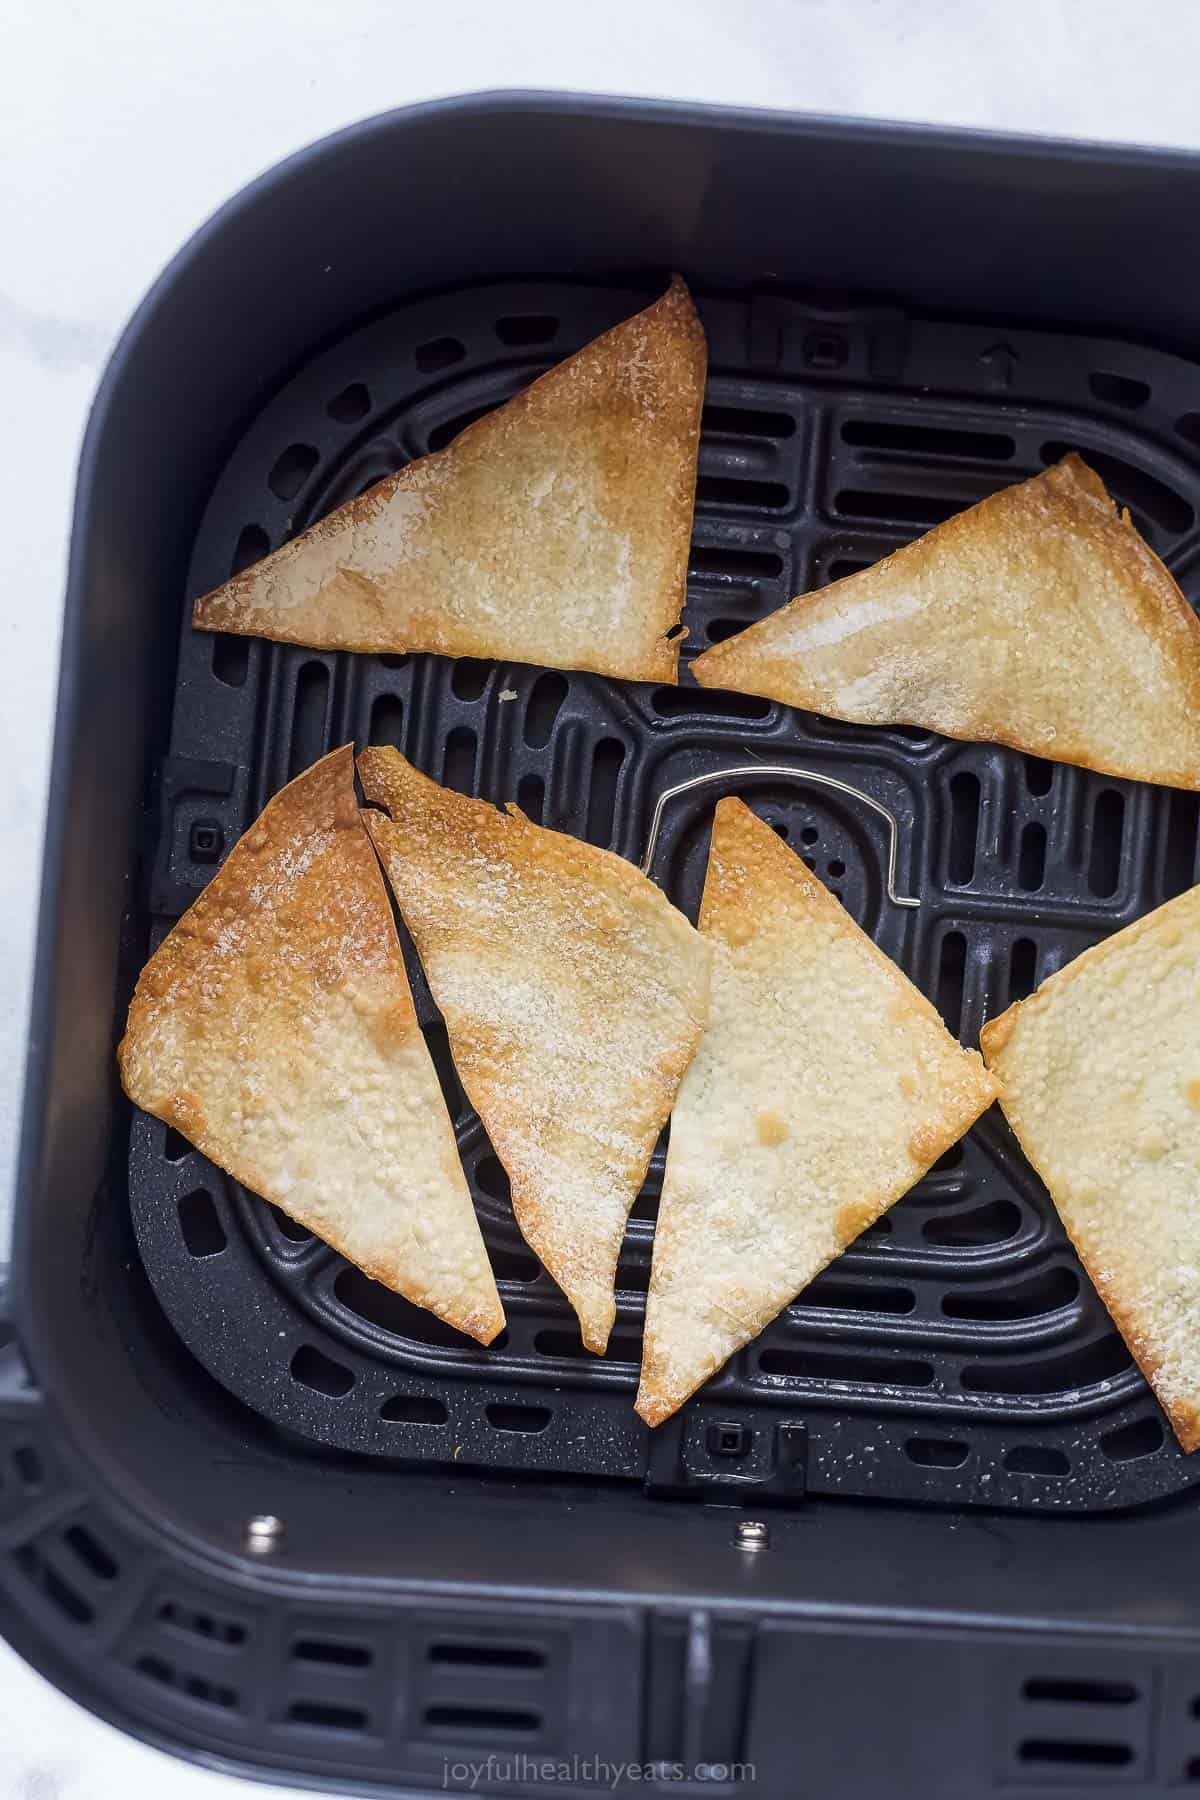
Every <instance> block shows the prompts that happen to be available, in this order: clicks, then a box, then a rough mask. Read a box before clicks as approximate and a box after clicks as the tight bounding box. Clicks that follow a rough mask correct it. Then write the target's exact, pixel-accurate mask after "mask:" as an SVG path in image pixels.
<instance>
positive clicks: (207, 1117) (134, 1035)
mask: <svg viewBox="0 0 1200 1800" xmlns="http://www.w3.org/2000/svg"><path fill="white" fill-rule="evenodd" d="M118 1056H119V1060H120V1067H121V1078H122V1080H123V1082H124V1084H125V1091H126V1093H127V1094H128V1095H129V1097H130V1099H131V1100H133V1101H134V1102H135V1103H136V1104H137V1105H138V1106H141V1107H143V1108H144V1109H145V1110H146V1111H147V1112H150V1113H154V1114H156V1115H157V1117H158V1118H160V1119H165V1120H166V1121H167V1123H168V1124H169V1125H173V1126H174V1127H175V1129H176V1130H177V1131H181V1132H182V1133H183V1135H184V1136H185V1137H186V1138H188V1139H190V1141H191V1142H192V1143H193V1144H195V1145H196V1147H197V1149H199V1150H201V1151H203V1153H204V1155H205V1156H207V1157H209V1158H211V1160H212V1161H213V1162H215V1163H218V1164H219V1165H220V1167H221V1168H223V1169H225V1170H226V1171H227V1172H228V1173H229V1174H230V1175H232V1176H233V1177H234V1179H235V1180H236V1181H239V1182H241V1183H242V1184H243V1185H244V1186H245V1187H248V1188H251V1189H253V1191H254V1192H255V1193H256V1194H261V1195H262V1196H263V1198H264V1199H266V1200H270V1201H272V1202H273V1203H274V1204H275V1205H276V1206H279V1207H282V1208H283V1210H284V1211H285V1212H286V1213H289V1214H290V1215H291V1217H292V1218H294V1219H296V1220H298V1221H299V1223H300V1224H302V1225H304V1226H306V1227H307V1228H308V1229H309V1230H310V1231H313V1232H315V1233H316V1234H317V1235H318V1236H319V1237H322V1238H324V1239H325V1241H326V1242H327V1243H329V1244H332V1245H333V1246H334V1247H335V1249H338V1250H340V1251H341V1252H342V1253H343V1255H345V1256H348V1257H349V1258H350V1259H351V1261H353V1262H355V1263H357V1264H358V1265H359V1267H360V1268H362V1269H364V1270H365V1271H366V1273H367V1274H368V1275H372V1276H374V1277H375V1279H376V1280H378V1281H382V1282H385V1283H386V1284H387V1286H388V1287H390V1288H394V1289H395V1290H396V1292H397V1293H400V1294H403V1295H404V1296H405V1297H406V1298H407V1299H409V1300H412V1301H415V1302H416V1304H417V1305H419V1306H424V1307H428V1309H429V1310H430V1311H431V1312H434V1313H437V1315H438V1316H439V1318H442V1319H445V1320H446V1321H447V1322H448V1323H449V1324H451V1325H455V1326H457V1327H458V1328H459V1329H460V1330H461V1331H465V1332H468V1333H469V1334H470V1335H471V1336H472V1337H475V1338H478V1339H479V1340H480V1342H481V1343H485V1344H486V1343H489V1342H490V1341H491V1339H492V1338H494V1337H495V1336H496V1334H497V1332H498V1331H499V1330H500V1329H501V1327H502V1326H503V1324H504V1313H503V1311H502V1309H501V1305H500V1297H499V1295H498V1293H497V1291H496V1283H495V1280H494V1278H493V1276H492V1271H491V1267H490V1265H489V1263H488V1259H487V1253H486V1251H485V1249H484V1244H483V1238H482V1235H481V1233H480V1230H479V1225H478V1221H477V1220H476V1217H475V1211H474V1208H473V1206H472V1203H471V1196H470V1191H469V1189H468V1187H467V1182H466V1177H465V1176H464V1174H463V1170H462V1165H461V1163H460V1162H459V1158H458V1150H457V1147H456V1145H455V1141H454V1131H453V1127H452V1126H451V1123H450V1118H449V1114H448V1113H447V1111H446V1105H445V1102H444V1100H443V1099H442V1093H441V1089H440V1087H439V1085H438V1079H437V1073H436V1071H435V1069H434V1067H433V1062H432V1060H431V1058H430V1055H429V1051H428V1049H427V1048H426V1045H425V1040H424V1037H423V1036H422V1034H421V1030H420V1027H419V1026H418V1024H417V1018H416V1013H415V1012H414V1009H413V1002H412V994H411V992H410V990H409V986H408V977H407V975H406V973H405V969H404V960H403V957H402V955H401V951H400V944H399V941H398V939H397V937H396V927H395V922H394V920H393V918H392V911H391V907H390V906H389V904H388V897H387V890H386V888H385V887H384V883H383V876H382V874H381V873H380V870H379V865H378V863H377V861H376V859H375V855H374V852H373V851H372V849H371V845H370V842H369V841H368V838H367V834H366V832H365V830H364V829H363V825H362V816H361V814H360V813H359V811H358V806H357V802H356V800H355V796H354V754H353V750H352V749H351V747H350V746H349V745H346V746H345V747H344V748H342V749H340V750H335V751H333V753H332V754H331V755H329V756H326V757H324V758H323V759H322V760H321V761H320V762H317V763H314V764H313V766H312V767H311V768H310V769H308V770H306V771H305V773H304V774H302V775H299V776H297V778H296V779H295V780H294V781H293V782H291V783H290V784H289V785H288V786H287V787H285V788H283V789H282V790H281V791H280V792H279V793H278V794H276V795H275V797H274V799H273V800H271V801H270V802H269V804H268V805H267V806H266V807H265V809H264V810H263V812H262V813H261V814H260V816H259V818H258V820H257V821H256V822H255V824H254V825H252V826H251V827H250V829H249V831H247V832H246V833H245V835H244V836H243V837H242V838H241V839H240V840H239V841H238V843H237V844H235V845H234V847H233V849H232V850H231V851H230V853H229V856H228V858H227V859H226V862H225V864H224V866H223V867H222V868H221V869H220V870H219V872H218V873H217V874H216V875H215V876H214V877H213V879H212V880H211V881H210V883H209V884H208V886H207V887H206V888H205V890H204V892H203V893H202V894H201V895H200V897H199V898H198V899H197V900H196V902H195V904H194V905H193V906H192V907H191V908H190V909H189V910H188V912H186V913H185V914H184V916H183V918H181V919H180V920H179V922H178V924H177V925H176V926H175V927H174V929H173V930H172V931H171V932H170V934H169V936H167V937H166V938H165V939H164V940H163V942H162V944H161V945H160V946H159V948H158V950H157V951H156V952H155V954H154V955H153V956H152V957H151V959H150V961H149V962H148V963H147V965H146V967H145V968H144V969H143V970H142V973H141V976H140V978H139V980H138V984H137V989H136V991H135V993H134V997H133V1001H132V1003H131V1005H130V1008H129V1020H128V1025H127V1027H126V1032H125V1036H124V1039H123V1040H122V1043H121V1046H120V1050H119V1052H118Z"/></svg>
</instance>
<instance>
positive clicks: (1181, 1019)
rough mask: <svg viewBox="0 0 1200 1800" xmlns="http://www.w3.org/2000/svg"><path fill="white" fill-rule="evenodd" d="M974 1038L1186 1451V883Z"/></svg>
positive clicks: (1189, 1255)
mask: <svg viewBox="0 0 1200 1800" xmlns="http://www.w3.org/2000/svg"><path fill="white" fill-rule="evenodd" d="M982 1041H983V1054H984V1057H985V1059H986V1061H987V1064H988V1067H989V1068H990V1069H992V1070H993V1071H994V1072H995V1073H996V1074H997V1075H998V1076H999V1078H1000V1082H1001V1093H1000V1104H1001V1106H1002V1107H1003V1108H1004V1112H1005V1115H1006V1117H1007V1119H1008V1122H1009V1124H1010V1125H1011V1126H1012V1128H1013V1130H1014V1131H1015V1132H1016V1134H1017V1137H1018V1139H1019V1140H1020V1143H1021V1148H1022V1149H1023V1150H1024V1152H1025V1154H1026V1156H1027V1157H1028V1158H1029V1160H1030V1162H1031V1163H1032V1164H1033V1166H1034V1168H1035V1169H1036V1170H1037V1171H1038V1174H1039V1175H1040V1176H1041V1177H1042V1180H1043V1181H1044V1182H1045V1184H1046V1186H1047V1187H1048V1188H1049V1190H1050V1194H1051V1197H1052V1198H1053V1200H1054V1204H1055V1206H1056V1207H1057V1208H1058V1211H1059V1214H1060V1216H1061V1218H1062V1221H1063V1224H1064V1225H1065V1226H1066V1228H1067V1231H1068V1232H1069V1233H1070V1236H1071V1239H1072V1241H1073V1243H1074V1245H1075V1248H1076V1249H1077V1250H1078V1252H1079V1254H1080V1257H1081V1258H1082V1260H1083V1263H1084V1266H1085V1267H1086V1269H1087V1271H1088V1274H1089V1275H1090V1276H1091V1278H1092V1280H1093V1282H1094V1283H1095V1285H1096V1288H1097V1290H1098V1292H1099V1294H1100V1298H1101V1299H1102V1300H1103V1301H1104V1304H1105V1306H1107V1308H1108V1310H1109V1312H1110V1313H1111V1314H1112V1316H1113V1319H1114V1320H1115V1321H1116V1324H1117V1326H1118V1327H1119V1329H1120V1331H1121V1335H1122V1336H1123V1337H1124V1339H1125V1342H1126V1343H1127V1344H1128V1346H1129V1349H1130V1351H1131V1352H1132V1354H1133V1355H1134V1357H1135V1358H1136V1359H1137V1361H1138V1363H1139V1364H1140V1366H1141V1368H1142V1371H1143V1373H1144V1374H1145V1376H1146V1379H1147V1380H1148V1381H1149V1383H1150V1385H1151V1387H1152V1388H1153V1389H1154V1391H1155V1393H1156V1394H1157V1396H1158V1398H1159V1400H1160V1402H1161V1403H1162V1406H1163V1408H1164V1409H1165V1411H1166V1413H1167V1415H1168V1417H1169V1418H1170V1421H1171V1424H1172V1425H1173V1426H1174V1428H1175V1435H1176V1437H1178V1439H1179V1441H1180V1443H1181V1444H1182V1445H1183V1447H1184V1449H1185V1450H1195V1449H1197V1448H1200V1205H1198V1204H1197V1198H1198V1195H1200V888H1192V889H1191V890H1190V892H1188V893H1186V894H1180V895H1179V897H1178V899H1175V900H1169V901H1168V902H1167V904H1166V905H1165V906H1160V907H1159V908H1158V910H1157V911H1156V912H1152V913H1150V914H1148V915H1147V917H1145V918H1144V919H1139V920H1138V921H1137V923H1136V924H1134V925H1128V926H1126V928H1125V930H1124V931H1119V932H1117V934H1116V936H1115V937H1110V938H1107V939H1106V940H1105V942H1104V943H1102V944H1097V945H1096V946H1095V948H1094V949H1091V950H1085V951H1084V953H1083V955H1082V956H1079V957H1076V959H1075V961H1074V962H1073V963H1070V964H1069V965H1068V966H1067V967H1066V968H1065V969H1062V970H1061V971H1060V972H1059V973H1058V974H1056V975H1051V976H1049V977H1048V979H1047V980H1045V981H1044V982H1043V983H1042V985H1041V987H1039V988H1038V989H1037V991H1036V993H1034V994H1032V995H1031V996H1030V997H1029V999H1028V1000H1021V1001H1019V1002H1018V1003H1017V1004H1016V1005H1015V1006H1010V1007H1009V1009H1008V1011H1007V1012H1006V1013H1001V1015H1000V1017H999V1018H998V1019H993V1021H992V1022H991V1024H990V1025H986V1026H985V1027H984V1030H983V1039H982Z"/></svg>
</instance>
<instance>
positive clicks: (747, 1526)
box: [733, 1519, 771, 1550]
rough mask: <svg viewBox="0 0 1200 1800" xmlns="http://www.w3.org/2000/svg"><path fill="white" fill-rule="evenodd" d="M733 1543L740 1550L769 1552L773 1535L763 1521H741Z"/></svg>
mask: <svg viewBox="0 0 1200 1800" xmlns="http://www.w3.org/2000/svg"><path fill="white" fill-rule="evenodd" d="M733 1541H734V1543H735V1544H736V1545H737V1547H738V1549H739V1550H769V1549H770V1547H771V1533H770V1530H769V1529H768V1527H767V1526H766V1525H764V1524H763V1521H762V1520H761V1519H739V1520H738V1523H737V1529H736V1530H735V1532H734V1534H733Z"/></svg>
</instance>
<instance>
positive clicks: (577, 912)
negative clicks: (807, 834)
mask: <svg viewBox="0 0 1200 1800" xmlns="http://www.w3.org/2000/svg"><path fill="white" fill-rule="evenodd" d="M358 766H359V774H360V776H361V778H362V784H363V790H364V792H365V793H366V795H367V798H368V800H371V801H374V802H375V803H376V804H377V805H379V806H382V807H385V808H386V809H387V813H388V814H389V815H390V816H389V817H385V816H384V814H383V813H381V812H375V813H373V812H367V813H366V814H365V815H364V817H365V818H366V820H367V824H368V827H369V829H370V832H371V835H372V837H373V839H374V841H375V847H376V849H377V850H378V851H379V854H380V857H381V858H382V860H383V865H384V867H385V869H386V870H387V873H388V879H389V880H390V881H391V884H392V891H393V893H394V894H395V896H396V901H397V904H398V905H399V908H400V911H401V913H402V914H403V916H404V920H405V923H406V924H407V926H408V928H409V930H410V931H411V932H412V935H413V939H414V941H415V943H416V946H417V950H418V951H419V953H420V957H421V961H422V963H423V964H424V967H425V973H426V975H427V976H428V978H429V986H430V988H431V990H432V992H433V997H434V999H435V1000H436V1001H437V1004H438V1005H439V1007H440V1008H441V1010H442V1013H443V1015H444V1017H445V1021H446V1029H447V1031H448V1032H449V1035H450V1048H451V1051H452V1053H453V1056H454V1061H455V1065H456V1066H457V1069H458V1073H459V1075H460V1077H461V1079H462V1084H463V1087H464V1088H465V1089H466V1092H467V1094H468V1095H469V1097H470V1099H471V1101H472V1102H473V1104H474V1105H475V1107H476V1109H477V1110H478V1112H479V1116H480V1118H481V1119H482V1120H483V1123H484V1125H485V1127H486V1128H487V1132H488V1135H489V1137H490V1138H491V1140H492V1144H493V1146H494V1147H495V1150H496V1154H497V1156H498V1157H499V1158H500V1160H501V1162H502V1163H503V1164H504V1167H505V1168H506V1170H507V1171H508V1177H509V1181H510V1183H511V1187H512V1200H513V1211H514V1212H515V1214H516V1218H517V1223H518V1225H519V1226H520V1228H521V1230H522V1232H523V1233H524V1235H525V1237H526V1239H527V1240H528V1242H529V1243H530V1244H531V1245H532V1247H533V1249H534V1250H536V1252H537V1254H538V1255H539V1256H540V1257H541V1259H542V1261H543V1262H544V1263H545V1265H546V1267H547V1268H548V1269H549V1271H550V1273H551V1275H553V1277H554V1279H555V1280H556V1281H557V1282H558V1284H559V1286H560V1287H561V1288H562V1290H563V1292H564V1293H565V1294H566V1296H567V1298H568V1300H569V1301H570V1302H571V1305H572V1306H573V1307H574V1308H575V1311H576V1312H577V1313H578V1315H579V1322H580V1326H581V1329H582V1333H583V1341H584V1343H585V1344H586V1345H587V1347H588V1349H589V1350H596V1351H603V1349H604V1348H605V1345H606V1344H607V1342H608V1334H609V1331H610V1330H611V1328H612V1322H613V1317H614V1314H615V1302H614V1296H613V1287H614V1276H615V1272H616V1265H617V1253H618V1251H619V1250H620V1247H621V1239H622V1237H623V1236H624V1233H625V1221H626V1219H627V1217H628V1214H629V1209H630V1207H631V1206H632V1205H633V1202H634V1200H635V1199H636V1197H637V1194H638V1190H639V1189H640V1187H641V1185H642V1181H643V1179H644V1177H645V1174H646V1166H647V1164H648V1163H649V1160H650V1156H651V1153H652V1151H653V1149H654V1146H655V1143H656V1141H657V1139H658V1135H659V1133H660V1131H661V1130H662V1128H663V1125H664V1123H665V1122H666V1118H667V1115H668V1113H669V1112H670V1110H671V1103H672V1101H673V1100H674V1098H675V1093H676V1090H677V1088H678V1086H679V1082H680V1079H681V1077H682V1076H683V1073H684V1070H685V1069H686V1068H687V1066H688V1063H689V1062H690V1061H691V1058H692V1053H693V1051H694V1050H695V1048H696V1044H697V1041H698V1040H699V1037H700V1033H701V1031H702V1029H703V1027H704V1022H705V1019H706V1017H707V1012H708V972H709V950H708V946H707V944H705V943H704V941H703V939H702V938H701V937H700V936H699V934H698V933H697V932H695V931H694V930H693V929H692V927H691V926H690V925H689V924H688V922H687V920H686V919H685V918H684V917H683V914H682V913H680V912H677V911H676V909H675V908H674V907H673V906H672V905H671V904H670V902H669V901H668V900H667V899H666V898H665V896H664V895H663V894H661V893H660V892H659V890H658V889H657V888H656V887H655V886H654V885H653V883H651V882H649V881H647V879H646V877H645V876H644V875H641V874H639V872H638V871H637V870H636V869H635V868H634V867H633V866H632V865H631V864H630V863H627V862H625V861H624V860H623V858H621V857H619V856H614V855H613V854H612V853H611V852H610V851H607V850H597V849H595V848H594V847H593V846H592V845H591V844H584V843H580V842H579V841H578V840H577V839H575V838H571V837H565V836H564V835H563V834H562V833H561V832H557V831H546V830H543V828H542V827H541V826H539V825H532V824H530V822H529V821H528V820H527V819H525V818H523V817H522V815H521V814H520V813H519V812H516V811H515V809H510V812H509V813H502V812H498V811H497V810H496V808H495V807H493V806H489V805H488V804H487V803H486V802H485V801H482V800H469V799H465V798H464V797H463V796H462V795H461V794H456V793H453V792H451V791H450V790H449V789H448V788H442V787H439V786H438V785H437V784H436V782H433V781H430V780H429V779H428V778H427V777H426V776H424V775H421V774H419V773H418V771H417V770H416V769H414V768H412V766H411V765H410V764H409V763H407V762H405V760H404V759H403V757H401V756H399V755H398V754H397V752H396V751H395V750H392V749H379V750H364V751H363V753H362V755H361V756H360V757H359V763H358Z"/></svg>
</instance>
